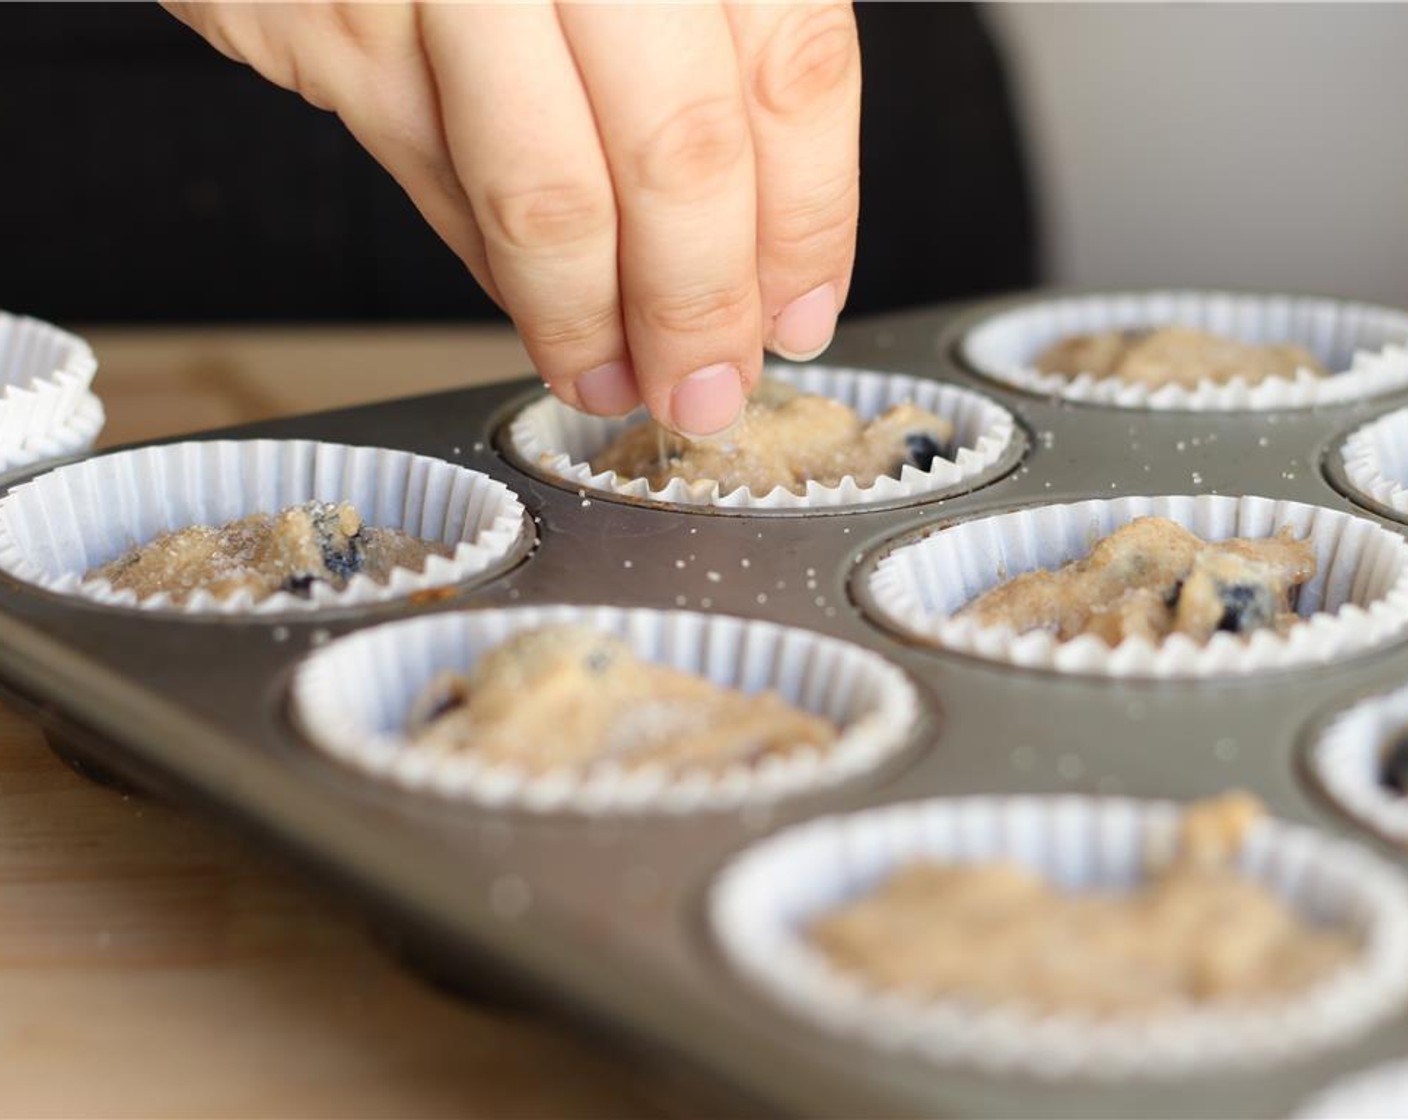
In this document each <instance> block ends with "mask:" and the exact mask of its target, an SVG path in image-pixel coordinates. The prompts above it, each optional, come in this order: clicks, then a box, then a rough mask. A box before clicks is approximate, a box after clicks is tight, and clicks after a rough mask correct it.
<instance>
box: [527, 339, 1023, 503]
mask: <svg viewBox="0 0 1408 1120" xmlns="http://www.w3.org/2000/svg"><path fill="white" fill-rule="evenodd" d="M767 375H768V376H769V377H771V378H774V379H776V380H778V381H783V382H786V383H787V384H789V385H792V386H795V387H796V388H797V389H800V390H801V391H802V392H804V393H815V394H818V395H820V396H824V397H830V398H832V399H833V400H838V401H840V402H841V403H842V404H844V405H847V406H848V407H850V408H852V409H854V410H855V411H856V413H857V414H859V416H860V417H861V418H862V419H863V420H871V419H873V418H874V417H876V416H878V415H880V414H881V413H882V412H884V411H885V410H886V409H888V408H890V407H892V406H893V405H897V404H901V403H906V402H907V403H910V404H914V405H916V406H918V407H919V408H922V409H925V410H927V411H929V412H932V413H934V414H935V415H938V416H942V417H944V418H945V419H947V420H949V421H951V422H952V423H953V425H954V440H953V444H954V446H955V447H956V449H957V450H956V453H955V455H954V458H953V459H952V460H949V459H944V458H942V457H937V456H936V457H935V458H934V460H933V464H932V465H931V466H930V468H929V469H928V470H927V471H921V470H919V469H918V468H917V467H914V466H910V465H908V464H906V465H905V466H904V467H903V468H901V472H900V477H898V478H890V477H888V476H882V477H881V478H878V479H876V480H875V482H874V483H872V484H871V485H869V486H862V485H860V484H858V483H857V482H856V481H855V480H854V479H853V478H849V477H848V478H845V479H843V480H842V481H841V483H840V484H839V485H837V486H823V485H821V484H820V483H817V482H808V483H807V487H806V493H805V494H795V493H793V492H791V491H790V490H786V489H784V488H782V487H777V488H775V489H774V490H773V491H772V492H771V493H770V494H764V495H758V494H754V493H752V491H750V490H748V489H746V488H742V487H740V488H738V489H736V490H733V491H731V492H729V493H722V492H721V491H720V488H719V485H718V483H716V482H710V481H707V480H700V481H697V482H692V483H691V482H686V481H684V480H683V479H671V480H670V481H669V482H668V483H667V484H666V485H665V486H663V487H661V488H659V489H656V488H653V487H652V486H651V485H650V483H649V482H648V481H646V480H645V479H643V478H623V477H621V476H619V475H618V474H617V473H616V472H615V471H605V472H602V473H596V472H594V471H593V470H592V467H591V464H590V462H589V460H591V459H592V458H593V457H594V456H595V455H597V454H599V453H600V452H602V451H604V450H605V449H606V448H607V447H608V446H609V445H610V444H611V443H612V441H614V440H615V439H616V438H617V437H618V436H619V435H620V434H621V433H622V432H624V431H625V430H626V429H627V428H630V427H632V426H634V425H635V424H638V423H640V422H641V421H643V420H645V419H646V418H647V417H646V415H645V413H644V412H643V411H642V410H639V409H638V410H637V411H635V412H633V413H631V414H630V415H629V416H625V417H620V418H617V419H602V418H600V417H596V416H587V415H585V414H583V413H580V412H577V411H575V410H573V409H571V408H568V407H567V406H566V405H564V404H563V403H562V402H561V401H559V400H557V399H556V398H555V397H543V398H542V399H540V400H538V401H535V402H534V403H532V404H530V405H528V406H527V407H526V408H524V409H523V411H522V412H520V413H519V414H518V415H517V416H516V417H514V419H513V420H512V421H511V422H510V424H509V425H508V428H507V431H506V435H505V439H506V443H507V447H508V449H509V450H510V451H511V452H512V453H513V454H514V455H516V456H517V457H518V458H519V459H520V460H521V461H522V462H523V463H525V464H527V465H529V466H530V467H531V468H535V469H536V470H538V471H539V472H541V473H543V474H544V475H546V476H547V477H548V478H549V479H550V480H552V481H554V482H556V483H557V484H558V485H560V486H565V487H568V488H570V489H574V490H590V491H593V492H595V493H599V494H608V495H615V496H618V497H621V498H627V499H634V500H637V501H645V502H655V503H667V504H672V505H683V506H708V507H714V508H718V509H730V510H748V511H757V512H760V513H766V512H770V511H783V510H805V509H837V508H844V507H852V506H863V505H872V504H877V503H888V502H903V501H907V500H912V499H916V498H921V497H925V496H932V495H943V494H945V493H951V492H954V491H957V490H963V489H971V488H972V487H973V486H974V485H976V484H980V483H981V482H982V481H990V480H991V479H992V478H995V477H997V475H998V474H1000V473H1001V472H1002V469H1003V466H1004V464H1005V465H1007V466H1011V465H1015V461H1016V458H1015V454H1014V452H1017V453H1019V451H1020V447H1019V439H1020V434H1019V429H1018V427H1017V423H1016V421H1015V419H1014V418H1013V416H1012V414H1011V413H1010V412H1008V411H1007V410H1006V409H1005V408H1003V407H1002V406H1001V405H999V404H997V403H996V402H994V401H992V400H989V399H988V398H987V397H985V396H983V395H982V394H981V393H976V392H974V391H973V390H971V389H965V388H962V387H961V386H957V385H948V384H944V383H942V382H938V381H930V380H927V379H925V378H919V377H908V376H905V375H904V374H898V373H880V372H877V371H873V370H862V369H838V368H831V367H827V366H777V367H769V369H768V371H767Z"/></svg>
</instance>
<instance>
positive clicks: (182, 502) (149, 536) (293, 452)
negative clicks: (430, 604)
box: [0, 440, 526, 615]
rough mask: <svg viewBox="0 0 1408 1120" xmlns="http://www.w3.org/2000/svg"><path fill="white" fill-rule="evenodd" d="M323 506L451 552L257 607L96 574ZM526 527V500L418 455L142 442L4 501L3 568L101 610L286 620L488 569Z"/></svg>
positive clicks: (280, 444) (241, 443) (317, 446)
mask: <svg viewBox="0 0 1408 1120" xmlns="http://www.w3.org/2000/svg"><path fill="white" fill-rule="evenodd" d="M311 500H317V501H322V502H344V501H345V502H351V503H352V504H353V505H354V506H356V508H357V510H358V512H359V513H361V515H362V517H363V519H364V520H365V522H366V523H367V524H368V525H373V526H376V527H379V528H389V529H400V530H403V531H404V532H407V533H410V534H411V535H413V536H417V537H422V538H424V539H427V540H431V541H438V542H442V543H444V544H447V545H451V546H453V548H454V553H453V555H452V556H449V557H442V556H431V557H429V558H428V559H427V561H426V565H425V569H424V571H420V572H415V571H411V570H410V569H406V568H397V569H394V570H393V571H392V572H391V578H390V579H389V581H388V582H387V583H386V584H378V583H377V582H375V581H374V580H372V579H371V578H370V577H369V576H366V575H355V576H353V577H352V579H351V580H350V582H349V583H348V585H347V586H346V587H345V588H344V589H342V590H340V591H339V590H336V589H334V588H333V587H331V586H329V585H327V584H322V583H314V584H313V585H312V587H311V588H310V591H309V596H308V597H307V598H303V597H300V596H297V595H294V594H291V593H289V592H286V591H280V592H277V593H276V594H274V595H271V596H269V597H268V598H266V599H263V600H260V601H258V602H254V601H253V599H252V596H251V595H250V594H249V592H247V591H241V592H240V593H239V594H236V595H231V596H229V597H227V598H224V599H217V598H216V597H215V596H213V595H211V594H210V593H209V592H205V591H198V592H196V593H195V594H193V595H192V596H190V598H189V599H187V600H186V601H185V602H184V603H180V604H177V603H174V602H172V601H171V599H170V597H169V596H167V595H165V594H160V595H155V596H151V597H149V598H146V599H143V600H141V601H138V598H137V595H136V593H135V592H134V591H131V590H121V591H119V590H116V589H114V588H113V586H112V585H111V584H110V583H109V582H108V581H107V580H104V579H87V578H85V573H86V572H88V571H90V570H91V569H93V568H95V567H98V566H99V565H102V564H105V563H107V562H108V561H110V560H113V559H115V558H116V557H118V556H121V555H122V554H123V553H125V552H127V551H128V550H129V549H131V548H133V547H135V546H137V545H141V544H145V543H147V542H148V541H151V540H153V539H154V538H156V537H157V536H159V535H161V534H162V533H166V532H173V531H176V530H180V529H184V528H186V527H188V526H191V525H221V524H224V523H226V522H229V521H233V520H236V519H238V518H241V517H245V516H247V515H249V514H252V513H261V512H262V513H275V512H277V511H279V510H281V509H284V508H285V507H287V506H291V505H298V504H301V503H303V502H307V501H311ZM525 532H526V528H525V524H524V510H523V505H522V503H521V502H519V500H518V497H517V495H515V494H514V493H513V492H512V491H511V490H510V489H509V488H508V487H507V486H505V485H503V484H502V483H501V482H498V481H496V480H494V479H491V478H489V477H488V476H487V475H484V474H482V473H480V472H478V471H472V470H468V469H466V468H464V467H458V466H455V465H453V464H451V463H446V462H443V461H441V460H439V459H432V458H429V457H427V456H424V455H415V454H412V453H410V452H406V451H390V450H385V449H382V448H375V447H348V446H344V445H342V444H333V443H319V442H314V441H311V440H212V441H209V442H192V443H178V444H171V445H167V446H159V447H144V448H139V449H136V450H133V451H123V452H118V453H115V454H112V455H104V456H99V457H97V458H94V459H88V460H85V461H83V462H80V463H73V464H70V465H68V466H62V467H58V468H56V469H55V470H52V471H49V472H48V473H46V474H42V475H39V476H38V477H37V478H34V479H31V480H30V481H28V482H25V483H22V484H21V485H19V486H16V487H15V488H14V489H13V490H11V491H10V492H9V493H8V494H6V495H5V497H4V498H3V499H0V570H3V571H4V572H6V573H7V574H9V575H11V576H13V577H14V578H15V579H18V580H22V581H23V582H25V583H29V584H33V585H35V586H37V587H40V588H43V589H44V590H46V591H51V592H55V593H58V594H62V595H73V596H78V597H81V598H84V599H88V600H91V601H93V602H97V603H104V604H109V605H116V606H125V607H138V608H140V609H142V610H152V611H167V612H173V613H179V614H184V615H211V614H219V615H238V614H256V615H274V614H282V613H287V612H302V611H314V610H318V609H319V608H324V607H348V606H356V605H360V604H367V603H376V602H382V601H385V600H388V599H395V598H401V597H403V596H406V595H409V594H411V593H413V592H416V591H421V590H426V589H429V588H433V587H443V586H447V585H450V584H454V583H460V582H463V581H465V580H468V579H471V578H474V577H476V576H479V575H482V574H483V573H485V572H487V571H489V570H490V569H492V568H493V567H495V566H496V565H498V564H500V563H502V562H504V561H506V560H507V559H508V558H509V556H510V555H511V554H512V553H513V552H514V550H515V549H516V547H517V546H518V545H519V544H521V543H522V541H523V537H524V534H525Z"/></svg>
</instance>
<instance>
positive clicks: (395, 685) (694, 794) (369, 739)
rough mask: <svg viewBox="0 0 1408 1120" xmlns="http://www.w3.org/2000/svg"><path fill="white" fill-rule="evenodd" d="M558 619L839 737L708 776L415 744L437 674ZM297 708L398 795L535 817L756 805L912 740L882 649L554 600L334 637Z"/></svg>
mask: <svg viewBox="0 0 1408 1120" xmlns="http://www.w3.org/2000/svg"><path fill="white" fill-rule="evenodd" d="M564 622H572V623H580V624H584V625H587V626H590V627H593V628H595V629H598V630H600V631H602V632H604V633H609V634H613V635H616V636H618V637H620V638H622V639H623V640H624V641H626V642H627V643H628V644H629V645H630V646H631V647H632V649H633V650H634V652H635V653H636V655H637V656H638V657H641V658H643V659H645V660H649V661H653V662H656V663H658V664H661V665H668V666H671V667H673V668H675V669H679V670H682V671H684V672H689V673H696V674H698V675H700V676H703V677H705V678H707V679H709V680H711V681H713V682H714V683H715V684H718V685H721V686H724V687H729V688H738V689H741V690H743V691H745V692H759V691H763V690H772V691H775V692H777V693H778V694H779V695H781V696H782V698H783V699H784V700H786V701H788V702H789V703H791V704H793V705H795V706H797V707H799V708H801V709H803V710H806V711H809V712H812V713H814V714H817V715H821V716H824V717H826V718H828V719H830V720H831V721H832V722H834V723H835V724H836V725H837V726H838V727H839V728H840V731H841V735H840V737H839V738H838V740H837V741H836V742H835V743H834V744H833V745H832V747H831V749H830V750H829V751H826V752H809V753H806V754H799V755H796V756H790V757H788V758H778V759H772V760H768V761H765V762H763V763H761V764H759V765H758V766H742V765H740V766H736V767H733V768H731V769H729V770H727V771H724V772H722V773H720V774H717V775H715V774H709V773H690V772H689V771H681V772H679V773H673V774H672V773H669V772H667V771H665V770H664V769H663V768H661V767H650V768H643V769H635V770H628V769H625V768H621V767H616V766H611V765H609V764H602V765H599V766H593V767H592V768H591V769H590V770H572V769H566V768H564V769H563V770H562V771H561V772H548V773H545V774H530V773H528V772H526V771H522V770H518V769H516V768H511V767H508V766H504V765H486V764H484V763H482V762H480V761H479V760H477V759H475V758H474V756H473V754H472V753H466V754H441V753H435V752H431V751H428V750H423V749H418V748H416V747H415V746H414V745H413V744H412V743H411V741H410V740H409V739H408V737H407V734H406V726H407V721H408V718H409V715H410V712H411V706H412V704H413V703H414V701H415V699H416V697H417V696H418V695H419V694H420V693H421V691H422V690H423V689H424V688H425V687H426V686H427V685H428V684H430V683H431V681H433V680H434V679H435V677H436V675H437V674H439V673H441V672H444V671H447V670H450V671H464V670H467V669H468V668H470V667H471V666H472V665H473V664H474V663H475V662H476V661H477V660H478V659H479V658H480V657H481V656H483V655H484V654H485V653H487V652H488V651H490V650H492V649H493V648H494V647H496V646H498V645H500V644H501V643H502V642H504V641H505V640H506V639H508V638H510V637H511V636H513V635H514V634H517V633H519V632H521V631H524V630H529V629H533V628H536V627H541V626H547V625H553V624H556V623H564ZM524 703H526V704H531V703H532V698H531V697H525V698H524ZM293 710H294V716H295V719H296V721H297V723H298V725H299V727H300V729H301V730H302V732H303V734H304V735H305V736H306V737H307V738H308V739H310V740H311V741H312V742H313V743H314V744H315V745H316V746H317V747H319V748H320V749H322V750H324V751H326V752H327V753H328V754H330V755H332V756H333V757H335V758H337V759H339V760H340V761H342V762H344V763H347V764H348V765H350V766H353V767H355V768H357V769H359V770H362V771H364V772H367V773H369V774H372V775H374V776H376V777H378V778H383V779H386V780H389V781H391V782H393V783H395V784H396V785H399V786H402V787H405V788H407V789H411V790H416V791H422V792H427V793H434V794H439V795H441V796H445V797H451V798H460V799H465V800H469V801H474V802H478V803H480V804H484V805H491V806H497V807H506V808H518V809H526V810H530V811H537V812H551V811H569V812H579V813H584V814H609V813H621V812H626V813H688V812H693V811H698V810H711V809H728V808H734V807H739V806H745V805H749V804H758V803H764V802H768V801H772V800H775V799H777V798H780V797H784V796H789V795H792V794H798V793H804V792H807V791H809V790H816V789H821V788H824V787H827V786H830V785H834V784H835V783H837V782H841V781H845V780H847V779H849V778H852V777H855V776H857V775H860V774H862V773H864V772H866V771H869V770H871V769H873V768H874V767H876V766H878V765H880V764H881V763H882V762H883V761H885V760H886V759H888V758H890V757H891V756H892V755H894V754H895V753H896V752H898V751H899V750H900V749H901V748H902V747H903V746H904V745H905V744H906V743H907V741H908V740H909V738H910V736H911V735H912V734H913V731H914V725H915V721H916V719H917V717H918V713H919V702H918V698H917V696H916V694H915V692H914V689H913V687H912V686H911V685H910V684H909V681H908V680H907V678H906V677H905V675H904V674H903V673H902V672H900V670H898V669H897V668H895V667H894V666H893V665H891V664H890V663H889V662H888V661H886V660H885V659H883V658H882V657H880V656H879V655H877V654H874V653H871V652H870V651H868V650H864V649H861V648H860V647H858V646H854V645H851V644H850V643H847V642H843V641H839V640H837V639H835V638H828V637H824V636H822V635H819V634H813V633H810V632H808V631H805V630H799V629H793V628H790V627H785V626H779V625H777V624H775V623H771V622H762V621H755V620H745V619H740V618H731V617H727V616H723V615H704V614H696V613H692V612H687V611H655V610H648V609H629V610H627V609H621V608H615V607H571V606H553V607H516V608H508V609H503V610H484V611H470V612H454V613H447V614H440V615H433V616H427V617H424V618H417V619H412V620H409V621H405V622H396V623H389V624H386V625H383V626H377V627H373V628H371V629H368V630H363V631H361V632H359V633H357V634H354V635H352V636H350V637H346V638H341V639H339V640H337V641H335V642H332V643H330V644H329V645H327V646H326V647H324V648H322V649H320V650H318V651H317V652H315V653H314V654H312V655H311V656H310V657H309V658H308V659H307V660H306V661H304V662H303V664H302V665H301V666H300V667H299V669H298V671H297V673H296V675H295V678H294V682H293Z"/></svg>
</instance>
